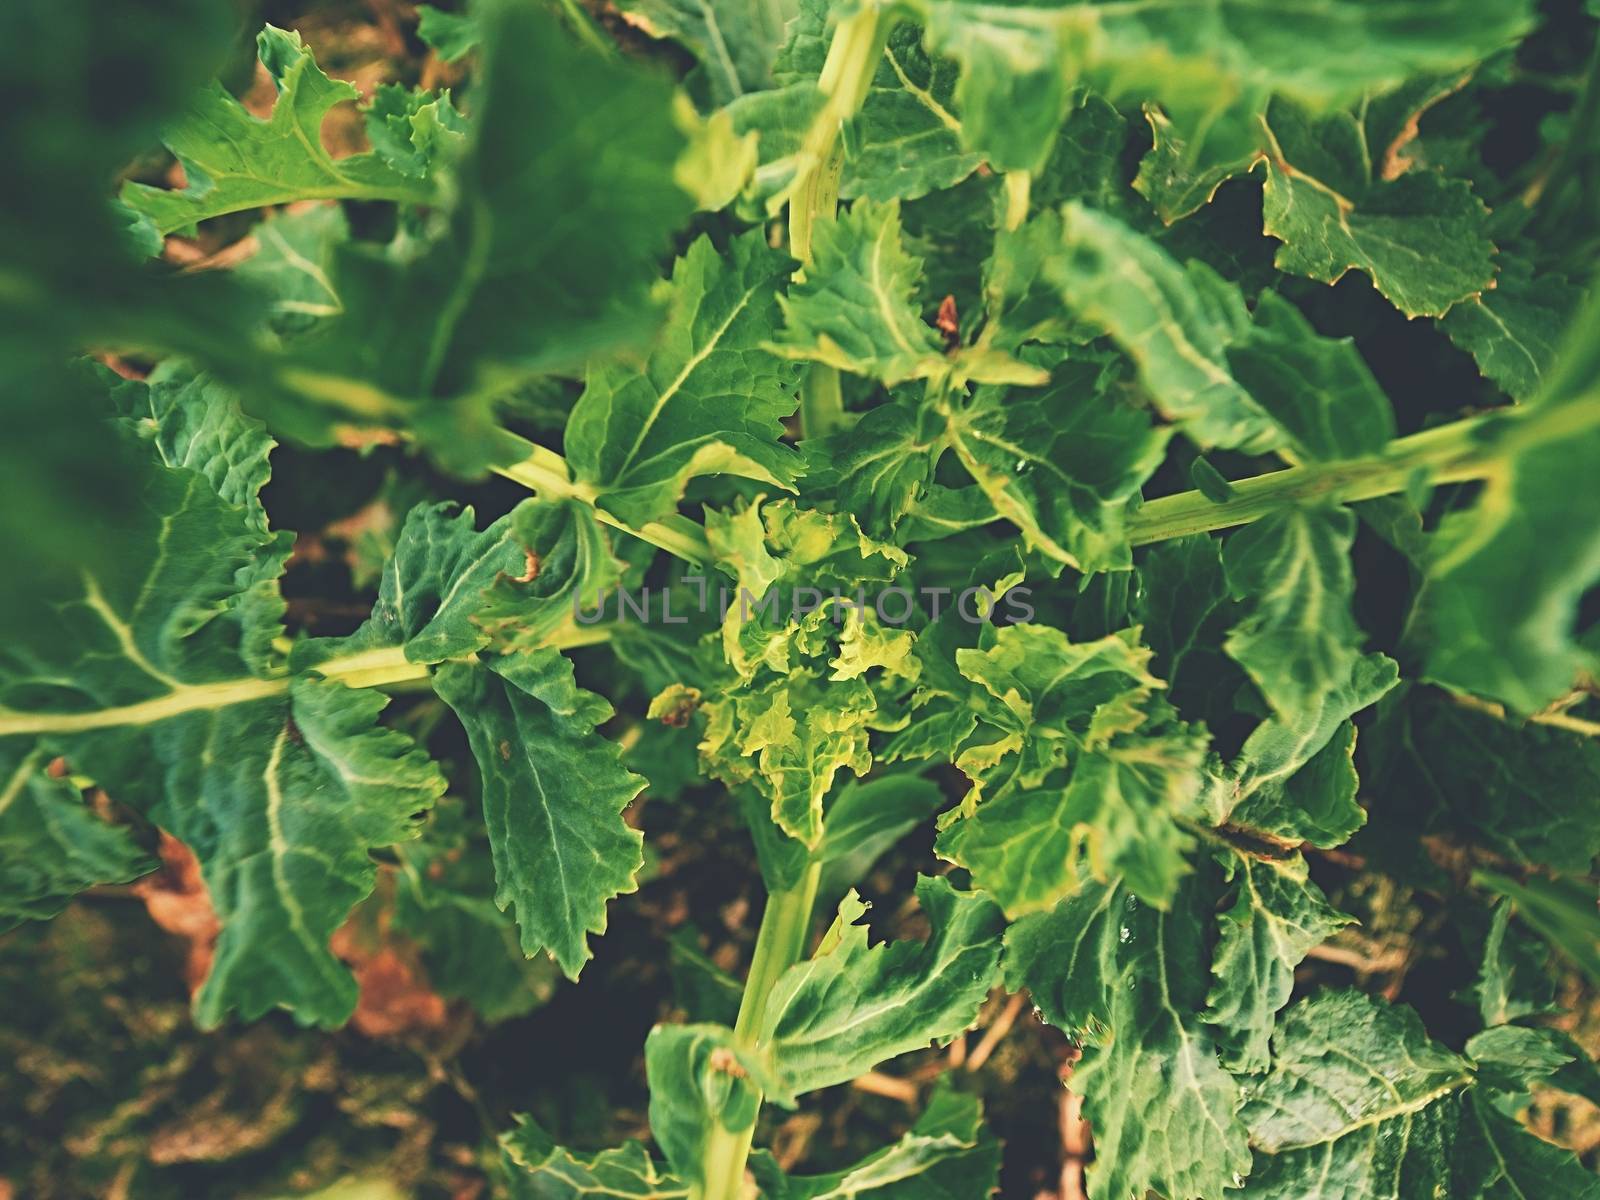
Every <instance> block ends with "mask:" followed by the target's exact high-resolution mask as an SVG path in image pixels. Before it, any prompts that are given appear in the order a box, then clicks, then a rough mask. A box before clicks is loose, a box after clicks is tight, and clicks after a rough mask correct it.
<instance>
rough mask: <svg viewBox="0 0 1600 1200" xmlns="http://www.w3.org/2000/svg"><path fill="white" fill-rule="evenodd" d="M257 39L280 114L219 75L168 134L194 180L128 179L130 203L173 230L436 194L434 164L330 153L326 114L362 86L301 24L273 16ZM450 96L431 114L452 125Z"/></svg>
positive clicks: (429, 198) (414, 200) (422, 200)
mask: <svg viewBox="0 0 1600 1200" xmlns="http://www.w3.org/2000/svg"><path fill="white" fill-rule="evenodd" d="M256 48H257V52H258V53H259V55H260V58H261V64H262V65H263V66H264V67H266V69H267V72H268V73H269V74H270V75H271V76H272V82H273V85H274V86H275V87H276V88H277V90H278V97H277V100H276V102H275V103H274V105H273V108H272V115H271V116H270V117H268V118H267V119H266V120H261V119H260V118H258V117H254V116H252V115H251V114H250V113H248V112H246V111H245V108H244V106H243V105H242V104H240V103H239V102H238V101H237V100H235V99H234V98H233V97H232V96H231V95H229V94H228V92H227V91H226V90H224V88H223V87H222V85H221V84H220V83H213V84H212V85H211V86H210V87H209V88H207V89H206V90H205V91H203V92H201V93H200V94H199V95H198V96H196V97H195V99H194V102H193V104H192V105H191V106H190V109H189V111H188V112H187V113H186V114H185V115H184V117H183V119H182V120H180V121H178V122H176V123H174V124H173V125H171V126H169V127H168V129H167V131H166V134H165V141H166V144H167V147H168V149H170V150H171V151H172V153H173V154H174V155H176V156H177V159H178V161H179V163H181V164H182V166H183V171H184V175H185V177H186V178H187V180H188V186H187V187H186V188H184V189H183V190H182V191H168V190H165V189H162V188H155V187H150V186H149V185H147V184H142V183H132V182H130V183H127V184H124V185H123V189H122V196H121V199H122V203H123V204H125V205H127V206H128V207H129V208H130V209H132V210H133V211H134V212H136V213H138V214H139V215H140V216H141V217H143V218H144V219H146V220H148V221H150V222H151V223H152V224H153V225H154V226H155V228H156V229H157V230H158V231H159V232H161V233H162V234H168V233H175V232H177V231H179V230H183V229H190V228H192V227H193V226H194V225H195V223H196V222H198V221H203V220H206V219H207V218H209V217H216V216H221V215H222V214H224V213H230V212H239V211H241V210H243V209H250V208H264V207H266V206H267V205H271V204H289V203H292V202H294V201H297V200H325V199H335V198H349V199H358V200H391V201H397V202H400V203H407V204H429V203H432V202H433V201H434V200H435V199H436V198H437V197H438V195H439V191H438V185H437V182H436V180H435V179H434V178H433V171H432V164H429V165H428V166H425V167H424V168H423V169H422V170H421V171H420V172H417V173H411V172H403V171H400V170H397V169H396V168H395V167H394V166H393V165H392V164H391V163H390V162H389V161H387V160H386V159H385V157H384V156H383V155H381V154H379V153H377V152H376V151H369V152H367V153H365V154H357V155H352V156H350V157H348V158H341V159H335V158H334V157H333V156H332V155H331V154H329V153H328V151H327V149H326V148H325V147H324V146H323V144H322V124H323V120H324V119H325V118H326V117H327V115H328V111H329V110H330V109H331V108H333V106H334V105H335V104H338V103H340V102H341V101H346V100H355V99H357V98H358V96H359V95H360V93H359V92H357V91H356V89H355V87H354V86H353V85H351V84H348V83H344V82H342V81H335V80H332V79H329V78H328V77H327V76H326V75H324V74H323V73H322V71H321V70H320V69H318V67H317V64H316V63H315V62H314V61H313V60H312V57H311V52H310V51H309V50H307V49H306V47H305V44H304V43H303V42H302V41H301V40H300V35H299V34H298V33H294V32H290V31H286V30H282V29H277V28H274V27H273V26H271V25H268V26H267V27H266V28H265V29H263V30H262V31H261V34H260V35H259V36H258V37H257V39H256ZM449 106H450V101H449V99H448V98H443V99H439V100H434V101H431V102H429V105H428V108H429V110H430V112H429V118H428V119H430V120H432V121H433V122H435V123H436V124H439V125H445V126H448V125H449V124H450V123H451V122H453V121H455V120H458V118H456V117H455V114H454V110H450V115H449V116H445V115H443V110H446V109H449ZM418 111H419V112H420V111H421V108H420V105H419V106H418ZM414 148H415V147H414V146H413V149H414Z"/></svg>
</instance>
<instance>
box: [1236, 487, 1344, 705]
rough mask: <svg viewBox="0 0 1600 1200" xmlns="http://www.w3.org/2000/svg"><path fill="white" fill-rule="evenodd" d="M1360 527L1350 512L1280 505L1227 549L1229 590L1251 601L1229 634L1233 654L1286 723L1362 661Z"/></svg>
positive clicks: (1342, 509) (1318, 700) (1319, 700)
mask: <svg viewBox="0 0 1600 1200" xmlns="http://www.w3.org/2000/svg"><path fill="white" fill-rule="evenodd" d="M1355 528H1356V522H1355V517H1354V515H1353V514H1352V513H1351V512H1350V511H1349V510H1348V509H1344V508H1298V507H1297V508H1281V509H1279V510H1277V511H1275V512H1273V513H1270V514H1269V515H1267V516H1266V517H1264V518H1262V519H1261V520H1259V521H1257V522H1255V523H1254V524H1251V525H1248V526H1246V527H1245V528H1244V529H1241V530H1239V531H1238V532H1237V533H1234V534H1233V535H1232V536H1231V537H1229V538H1228V540H1227V541H1226V542H1225V543H1224V545H1223V551H1222V558H1223V567H1224V570H1225V571H1226V573H1227V578H1228V590H1229V591H1230V592H1231V593H1232V594H1233V597H1234V598H1235V599H1236V600H1246V601H1249V602H1250V603H1249V611H1248V615H1247V616H1246V617H1245V618H1244V620H1242V621H1241V622H1240V623H1239V624H1238V625H1236V626H1234V628H1233V632H1231V633H1230V634H1229V635H1228V639H1227V642H1226V649H1227V652H1228V655H1229V657H1230V658H1232V659H1233V660H1234V661H1235V662H1237V663H1238V664H1239V665H1240V666H1242V667H1244V669H1245V670H1246V671H1247V672H1249V674H1250V678H1251V679H1252V680H1254V681H1255V684H1256V686H1257V687H1258V688H1260V689H1261V694H1262V695H1263V696H1264V697H1265V698H1266V700H1267V703H1268V704H1270V705H1271V706H1272V710H1273V712H1275V713H1276V714H1278V715H1279V716H1280V717H1282V718H1285V719H1293V718H1294V717H1295V716H1296V715H1297V714H1299V713H1301V712H1303V711H1305V710H1306V709H1307V708H1308V707H1311V706H1315V705H1317V704H1319V703H1320V702H1321V701H1322V699H1323V697H1324V696H1325V695H1326V694H1327V692H1328V691H1329V689H1331V688H1335V687H1339V686H1341V685H1342V684H1344V683H1345V682H1346V681H1347V680H1349V679H1350V678H1351V677H1352V675H1353V673H1354V672H1355V670H1356V666H1357V664H1358V663H1359V662H1360V661H1361V642H1362V640H1363V637H1362V633H1361V630H1360V629H1358V628H1357V627H1356V623H1355V619H1354V617H1352V616H1351V613H1350V603H1351V599H1352V596H1353V594H1354V592H1355V576H1354V573H1353V572H1352V570H1351V568H1350V547H1351V545H1352V544H1353V542H1354V541H1355Z"/></svg>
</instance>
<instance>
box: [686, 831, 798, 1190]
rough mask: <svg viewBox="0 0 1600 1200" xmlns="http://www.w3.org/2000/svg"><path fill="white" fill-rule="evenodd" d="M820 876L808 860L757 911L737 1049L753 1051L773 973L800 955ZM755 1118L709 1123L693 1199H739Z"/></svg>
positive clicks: (735, 1035) (758, 1040)
mask: <svg viewBox="0 0 1600 1200" xmlns="http://www.w3.org/2000/svg"><path fill="white" fill-rule="evenodd" d="M821 879H822V864H821V863H812V864H811V866H810V867H808V868H807V869H806V873H805V875H804V877H802V878H801V880H800V882H799V883H797V884H796V885H795V886H794V887H792V888H787V889H785V890H783V891H778V892H773V893H772V895H770V896H769V897H767V910H766V912H764V913H762V914H761V930H760V932H758V933H757V934H756V949H755V954H754V955H753V956H752V958H751V960H750V974H749V975H748V976H747V977H746V978H745V984H744V996H743V997H742V998H741V999H740V1001H739V1015H738V1017H737V1018H736V1019H735V1021H734V1025H733V1039H734V1044H735V1045H736V1046H738V1048H739V1049H741V1050H747V1051H752V1052H759V1051H760V1049H761V1042H762V1037H763V1035H764V1034H765V1033H766V1030H764V1029H763V1028H762V1018H763V1017H764V1016H765V1015H766V1010H767V999H768V997H769V996H771V994H772V988H773V985H774V984H776V983H777V982H778V978H779V977H780V976H781V975H782V974H783V973H784V972H785V971H787V970H788V969H789V968H790V967H792V966H794V964H795V963H797V962H799V961H800V959H801V958H802V957H803V956H804V955H805V952H806V935H807V934H808V933H809V932H810V929H811V909H812V908H813V906H814V905H815V904H816V902H817V885H818V883H819V882H820V881H821ZM755 1132H756V1122H755V1119H754V1118H753V1117H752V1119H751V1121H750V1124H749V1125H748V1126H747V1127H746V1128H744V1129H740V1130H738V1131H735V1132H730V1131H729V1130H727V1129H724V1128H723V1127H722V1126H721V1125H720V1124H717V1125H714V1126H713V1128H712V1131H711V1136H710V1137H709V1138H708V1139H707V1141H706V1154H705V1161H704V1163H703V1169H702V1171H701V1178H702V1179H703V1180H705V1188H704V1190H703V1191H702V1193H701V1195H700V1197H699V1198H698V1200H742V1197H743V1196H744V1168H745V1162H746V1161H747V1160H748V1159H749V1157H750V1142H751V1139H753V1138H754V1137H755Z"/></svg>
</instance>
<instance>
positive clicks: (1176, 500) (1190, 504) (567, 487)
mask: <svg viewBox="0 0 1600 1200" xmlns="http://www.w3.org/2000/svg"><path fill="white" fill-rule="evenodd" d="M835 381H837V377H835ZM1596 425H1600V393H1596V394H1593V395H1590V396H1588V397H1586V398H1584V399H1582V400H1578V401H1575V402H1573V403H1570V404H1564V405H1561V406H1560V407H1558V408H1550V409H1544V408H1510V409H1497V410H1495V411H1493V412H1489V413H1485V414H1483V415H1481V416H1477V417H1470V418H1467V419H1466V420H1461V421H1453V422H1451V423H1450V424H1448V425H1441V426H1439V427H1438V428H1436V429H1429V430H1425V431H1424V432H1422V433H1416V434H1412V435H1411V436H1410V437H1404V438H1399V439H1397V440H1396V441H1394V442H1392V443H1390V444H1389V445H1388V446H1387V447H1385V448H1384V449H1383V450H1382V451H1380V452H1379V453H1377V454H1372V455H1368V456H1366V457H1364V458H1353V459H1344V460H1341V461H1339V462H1330V463H1314V464H1310V465H1307V466H1300V467H1290V468H1288V469H1287V470H1282V471H1269V472H1267V473H1266V474H1264V475H1256V476H1252V477H1251V478H1249V479H1241V480H1236V481H1234V482H1232V483H1231V484H1230V485H1229V486H1230V488H1231V489H1232V491H1233V495H1232V497H1230V498H1229V499H1227V500H1224V501H1220V502H1219V501H1215V500H1211V499H1209V498H1207V497H1206V496H1205V494H1204V493H1202V492H1200V491H1188V492H1178V493H1176V494H1174V495H1171V496H1162V497H1160V498H1159V499H1156V500H1151V501H1149V502H1147V503H1145V504H1144V505H1142V506H1141V507H1140V508H1139V509H1138V510H1137V511H1135V512H1134V513H1133V514H1131V515H1130V516H1129V518H1128V522H1127V528H1128V539H1129V541H1131V542H1132V543H1133V544H1134V545H1135V546H1145V545H1149V544H1150V543H1152V542H1163V541H1167V540H1169V539H1172V538H1179V537H1187V536H1189V535H1190V534H1196V533H1209V532H1213V531H1215V530H1218V529H1228V528H1231V527H1233V526H1235V525H1248V524H1249V523H1250V522H1252V521H1259V520H1260V519H1261V518H1262V517H1265V516H1267V515H1268V514H1269V513H1272V512H1274V511H1276V510H1278V509H1280V508H1283V507H1285V506H1287V505H1291V504H1307V503H1319V502H1320V503H1336V504H1345V503H1350V502H1353V501H1357V500H1370V499H1372V498H1374V497H1376V496H1388V495H1393V494H1395V493H1397V492H1403V491H1405V490H1406V488H1408V487H1410V486H1412V484H1413V483H1414V482H1415V481H1416V480H1417V479H1419V478H1420V479H1422V480H1423V481H1424V482H1426V483H1428V484H1441V483H1462V482H1465V481H1468V480H1473V479H1487V478H1489V477H1491V476H1493V475H1494V474H1495V473H1496V472H1498V471H1499V470H1500V469H1501V468H1502V466H1503V464H1504V463H1505V462H1506V460H1507V459H1508V458H1509V456H1510V455H1512V454H1513V453H1515V452H1517V451H1518V450H1520V449H1522V448H1524V447H1526V446H1528V445H1532V444H1536V443H1539V442H1545V441H1551V440H1555V439H1559V438H1563V437H1567V436H1571V435H1573V434H1577V433H1581V432H1583V431H1585V430H1587V429H1590V428H1592V427H1594V426H1596ZM503 436H504V439H505V441H506V445H507V447H508V449H511V450H513V452H515V451H518V450H520V451H522V452H524V453H525V454H526V455H527V457H525V458H524V459H523V460H522V461H519V462H515V463H512V464H510V465H508V466H503V467H497V468H495V469H496V470H497V471H498V472H499V473H500V474H502V475H504V476H505V477H506V478H508V479H514V480H516V481H517V482H518V483H521V484H523V485H524V486H525V487H528V488H531V489H533V490H534V491H536V492H538V493H539V495H541V496H544V497H546V498H549V499H554V500H560V499H575V500H579V501H582V502H584V503H588V504H593V503H594V495H595V493H594V490H593V489H592V488H590V487H589V486H588V485H586V484H581V483H575V482H574V481H573V480H572V477H571V472H570V471H569V470H568V468H567V462H566V460H565V459H564V458H562V457H561V456H560V455H559V454H556V453H555V452H554V451H551V450H546V449H544V448H543V447H542V446H536V445H534V444H533V443H532V442H530V441H528V440H527V439H525V438H520V437H517V436H516V435H515V434H511V433H507V434H504V435H503ZM595 515H596V517H598V519H599V520H601V521H602V522H604V523H605V524H607V525H610V526H612V527H613V528H615V529H620V530H622V531H623V532H624V533H628V534H630V535H632V536H633V537H637V538H640V539H642V540H644V541H646V542H649V543H650V544H651V545H653V546H658V547H660V548H661V549H663V550H666V551H667V552H668V553H670V554H674V555H677V556H678V557H679V558H681V559H684V560H685V561H687V562H691V563H695V564H697V565H698V564H703V563H706V562H709V561H710V560H711V549H710V546H709V545H708V544H707V542H706V538H705V530H704V529H703V528H701V526H699V525H697V524H696V523H695V522H694V521H691V520H690V519H689V518H687V517H684V516H681V515H674V516H672V517H670V518H668V519H667V520H665V521H657V522H653V523H651V524H649V525H645V526H642V527H640V528H637V529H635V528H633V527H631V526H629V525H627V524H625V523H624V522H622V521H619V520H618V519H617V518H616V517H614V516H612V515H611V514H610V513H608V512H606V511H605V510H604V509H599V508H597V509H596V510H595Z"/></svg>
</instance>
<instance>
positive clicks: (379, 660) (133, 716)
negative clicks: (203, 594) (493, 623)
mask: <svg viewBox="0 0 1600 1200" xmlns="http://www.w3.org/2000/svg"><path fill="white" fill-rule="evenodd" d="M608 637H609V632H608V631H607V630H606V629H605V627H603V626H586V627H580V626H573V627H572V628H571V629H563V630H559V631H558V632H556V633H555V634H553V635H552V636H551V637H549V638H548V639H546V641H545V642H544V644H545V645H547V646H554V647H557V648H559V649H568V648H572V647H576V646H590V645H594V644H595V643H597V642H603V641H605V640H607V638H608ZM313 669H314V670H315V671H316V673H317V674H319V675H321V676H323V677H324V678H326V679H336V680H338V681H339V682H340V683H342V684H344V685H345V686H346V687H353V688H393V687H406V686H408V685H410V684H411V683H413V682H416V681H419V680H426V679H427V678H428V676H429V674H430V672H431V669H432V668H431V667H430V666H429V665H428V664H427V663H414V662H411V661H410V660H409V659H407V658H406V655H405V650H404V648H403V647H400V646H390V647H384V648H382V649H378V650H362V651H360V652H358V653H355V654H345V655H341V656H340V657H338V658H331V659H329V660H327V661H326V662H321V663H318V664H317V665H316V667H315V668H313ZM293 682H294V679H293V677H292V676H290V675H287V674H281V675H273V676H270V677H268V678H266V679H259V678H256V677H254V676H242V677H240V678H238V679H223V680H218V681H216V682H214V683H190V684H180V685H179V686H177V687H175V688H172V689H171V690H169V691H167V692H166V693H165V694H163V695H160V696H155V697H152V698H151V699H149V700H138V701H135V702H134V703H132V704H119V705H116V706H114V707H111V708H96V709H90V710H88V711H84V712H65V713H57V712H42V713H41V712H19V711H15V710H10V709H4V708H0V737H10V736H12V735H20V734H41V733H84V732H87V731H89V730H94V729H115V728H118V727H122V726H138V725H153V724H155V723H156V722H158V721H165V720H167V719H169V718H171V717H176V716H181V715H183V714H184V713H190V712H200V711H205V710H212V709H218V708H227V707H229V706H230V705H234V704H250V703H253V702H254V701H257V700H266V699H270V698H272V697H274V696H284V695H287V694H288V692H289V688H290V686H291V684H292V683H293Z"/></svg>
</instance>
